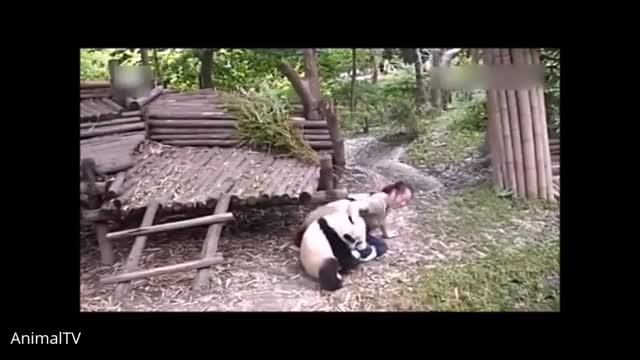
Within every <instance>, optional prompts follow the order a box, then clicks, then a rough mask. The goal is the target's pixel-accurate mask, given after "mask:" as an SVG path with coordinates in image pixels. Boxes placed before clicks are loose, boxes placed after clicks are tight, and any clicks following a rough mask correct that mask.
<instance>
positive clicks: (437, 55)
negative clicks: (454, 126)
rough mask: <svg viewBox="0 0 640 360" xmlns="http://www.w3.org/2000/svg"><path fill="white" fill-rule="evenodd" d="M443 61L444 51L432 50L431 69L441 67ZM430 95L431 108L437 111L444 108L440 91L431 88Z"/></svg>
mask: <svg viewBox="0 0 640 360" xmlns="http://www.w3.org/2000/svg"><path fill="white" fill-rule="evenodd" d="M441 60H442V49H431V60H430V61H431V69H435V68H436V67H438V66H440V61H441ZM429 93H430V97H429V100H430V103H431V106H432V107H434V108H436V109H440V108H441V107H442V95H441V94H442V92H441V91H440V89H436V88H434V87H433V86H431V89H430V91H429Z"/></svg>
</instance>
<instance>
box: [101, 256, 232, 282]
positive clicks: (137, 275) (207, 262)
mask: <svg viewBox="0 0 640 360" xmlns="http://www.w3.org/2000/svg"><path fill="white" fill-rule="evenodd" d="M222 262H224V259H223V258H222V256H216V257H212V258H207V259H200V260H195V261H187V262H184V263H181V264H175V265H167V266H161V267H157V268H153V269H147V270H140V271H135V272H131V273H126V274H120V275H114V276H109V277H105V278H101V279H100V284H102V285H108V284H115V283H119V282H123V281H133V280H137V279H142V278H149V277H153V276H160V275H165V274H171V273H176V272H183V271H190V270H195V269H199V268H202V267H209V266H213V265H216V264H220V263H222Z"/></svg>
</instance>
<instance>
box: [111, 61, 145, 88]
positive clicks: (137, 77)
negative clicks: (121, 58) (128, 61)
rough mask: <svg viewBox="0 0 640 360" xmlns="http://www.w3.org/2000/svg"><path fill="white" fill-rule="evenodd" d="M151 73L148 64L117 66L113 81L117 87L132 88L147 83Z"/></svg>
mask: <svg viewBox="0 0 640 360" xmlns="http://www.w3.org/2000/svg"><path fill="white" fill-rule="evenodd" d="M152 73H153V72H152V70H151V67H150V66H118V67H117V68H116V69H115V72H114V77H113V81H114V83H115V84H116V86H118V87H119V88H124V89H133V88H137V87H140V86H141V85H143V84H147V83H148V82H149V79H150V76H151V74H152Z"/></svg>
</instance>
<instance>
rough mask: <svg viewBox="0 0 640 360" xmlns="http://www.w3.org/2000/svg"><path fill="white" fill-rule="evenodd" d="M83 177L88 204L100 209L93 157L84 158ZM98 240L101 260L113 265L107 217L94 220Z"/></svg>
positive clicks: (105, 263) (82, 164)
mask: <svg viewBox="0 0 640 360" xmlns="http://www.w3.org/2000/svg"><path fill="white" fill-rule="evenodd" d="M81 171H82V178H83V180H84V181H85V182H86V184H87V192H86V194H87V204H88V206H89V208H90V209H91V210H96V209H99V208H100V206H101V205H102V199H101V196H100V192H99V191H98V187H97V186H96V177H97V176H96V173H97V172H96V163H95V161H94V160H93V159H82V162H81ZM93 226H94V230H95V233H96V240H97V241H98V247H99V249H100V261H101V263H102V265H113V263H114V255H113V245H112V243H111V240H109V239H107V236H106V235H107V232H108V226H107V222H106V219H102V218H97V219H94V221H93Z"/></svg>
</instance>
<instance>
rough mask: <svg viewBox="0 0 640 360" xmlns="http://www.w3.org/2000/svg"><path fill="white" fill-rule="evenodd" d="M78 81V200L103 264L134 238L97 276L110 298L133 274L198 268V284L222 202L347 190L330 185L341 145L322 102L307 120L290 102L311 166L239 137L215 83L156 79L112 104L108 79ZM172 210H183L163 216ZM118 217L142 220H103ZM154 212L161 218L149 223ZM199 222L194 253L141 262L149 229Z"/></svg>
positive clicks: (321, 197) (210, 257)
mask: <svg viewBox="0 0 640 360" xmlns="http://www.w3.org/2000/svg"><path fill="white" fill-rule="evenodd" d="M111 65H114V66H115V67H117V64H111V63H110V72H112V71H113V69H114V68H115V67H114V68H111ZM112 75H113V74H112ZM80 88H81V94H80V98H81V106H80V138H81V141H80V148H81V155H80V170H81V183H80V199H81V209H82V213H83V218H84V219H85V220H88V221H91V222H92V223H93V224H94V227H95V233H96V238H97V242H98V246H99V249H100V257H101V263H102V264H103V265H113V264H114V263H115V256H114V252H113V244H112V242H113V241H119V240H120V239H124V238H135V240H134V243H133V246H132V248H131V251H130V253H129V256H128V257H127V259H126V262H125V264H124V269H123V272H122V273H121V274H118V275H114V276H110V277H106V278H102V279H101V280H100V281H101V283H102V284H105V285H107V284H117V285H116V288H115V297H116V298H121V297H122V296H123V295H125V294H126V293H127V292H128V291H129V289H130V287H131V285H130V283H131V281H133V280H136V279H141V278H146V277H152V276H158V275H162V274H168V273H172V272H184V271H193V270H196V276H195V278H194V280H193V287H194V289H200V288H202V287H203V286H205V285H206V284H207V282H208V276H207V274H208V272H207V271H206V269H207V268H209V267H211V266H214V265H216V264H220V263H222V262H224V258H223V256H222V254H220V253H219V252H218V251H217V248H218V242H219V237H220V233H221V231H222V227H223V224H224V223H226V222H229V221H233V220H234V215H233V213H231V212H230V210H229V209H231V208H233V207H234V206H243V205H248V206H255V205H265V206H271V205H279V204H295V203H309V202H311V203H315V202H320V203H322V202H327V201H330V200H332V199H336V198H338V197H344V196H346V193H345V194H342V193H341V192H340V191H336V190H335V189H333V164H332V159H334V160H335V159H337V161H336V164H341V163H343V162H344V150H343V146H344V145H343V141H342V140H341V137H340V136H339V129H338V121H337V118H336V117H335V114H334V113H333V111H332V109H331V106H330V104H328V103H326V102H320V103H321V104H322V106H320V107H319V111H320V112H322V113H323V114H325V115H326V116H324V117H318V116H317V114H316V115H314V117H313V118H314V120H311V121H310V120H308V119H305V118H304V117H303V116H297V115H299V114H297V113H296V112H295V110H294V113H293V114H292V118H291V121H292V122H293V124H294V125H295V126H296V128H298V129H299V130H300V132H301V134H302V135H303V138H304V140H305V141H306V142H307V143H308V144H309V145H310V146H311V148H313V149H314V150H316V151H318V152H323V153H325V154H320V165H318V164H313V163H306V162H303V161H301V160H298V159H295V158H290V157H282V156H275V155H273V154H269V153H266V152H261V151H255V150H253V149H251V148H249V147H248V146H244V144H243V140H242V139H241V137H240V134H239V132H238V129H237V123H238V119H236V118H235V117H234V116H233V115H231V114H230V113H229V112H227V111H226V106H225V105H224V104H222V103H221V102H220V101H219V97H218V96H216V93H215V91H213V90H199V91H194V92H187V93H178V92H175V91H171V90H165V89H163V88H162V87H159V86H156V87H155V88H153V89H152V90H151V91H150V92H149V93H147V94H146V95H145V96H142V97H138V98H131V97H127V95H123V93H122V91H120V90H119V91H118V96H117V98H118V99H119V100H118V103H115V101H114V100H112V99H115V98H116V97H115V96H114V91H112V90H113V89H111V85H110V83H109V82H93V83H81V84H80ZM316 113H317V111H316ZM300 115H301V114H300ZM309 117H310V118H311V116H309ZM336 144H338V145H336ZM329 154H333V157H332V156H331V155H329ZM170 214H171V215H172V214H180V215H181V216H183V215H187V216H183V217H185V218H186V220H181V221H174V222H169V223H166V222H165V220H166V217H165V215H170ZM125 219H128V220H133V221H137V223H138V224H139V226H138V227H135V228H127V229H125V230H120V231H116V232H109V225H108V224H109V222H110V221H112V220H121V221H122V223H124V221H123V220H125ZM156 219H162V221H160V220H158V222H162V223H160V224H154V221H155V220H156ZM201 226H207V227H208V232H207V235H206V237H205V239H203V248H202V252H201V254H200V258H199V259H194V260H192V261H187V262H184V263H180V264H173V265H169V266H163V267H159V268H151V269H139V268H138V263H139V259H140V256H141V253H142V251H143V250H144V247H145V244H146V241H147V236H148V235H150V234H155V233H160V232H170V231H174V230H178V229H185V228H193V227H201Z"/></svg>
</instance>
